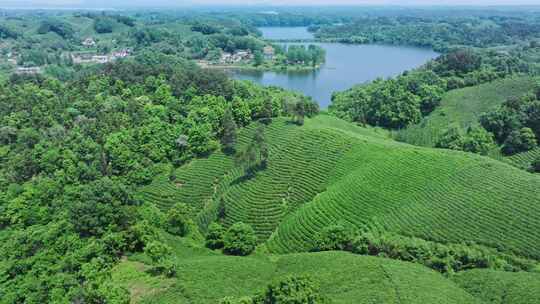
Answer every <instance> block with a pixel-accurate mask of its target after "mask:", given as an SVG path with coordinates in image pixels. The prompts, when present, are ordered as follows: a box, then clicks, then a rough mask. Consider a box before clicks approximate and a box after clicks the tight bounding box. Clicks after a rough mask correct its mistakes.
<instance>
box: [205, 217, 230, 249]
mask: <svg viewBox="0 0 540 304" xmlns="http://www.w3.org/2000/svg"><path fill="white" fill-rule="evenodd" d="M224 236H225V228H223V226H221V225H220V224H218V223H212V224H210V226H208V232H207V233H206V243H205V244H206V247H208V248H210V249H221V248H223V246H224V245H225V244H224Z"/></svg>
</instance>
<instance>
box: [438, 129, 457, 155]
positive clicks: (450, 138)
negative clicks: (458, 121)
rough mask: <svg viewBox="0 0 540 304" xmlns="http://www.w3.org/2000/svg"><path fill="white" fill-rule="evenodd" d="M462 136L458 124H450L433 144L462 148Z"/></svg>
mask: <svg viewBox="0 0 540 304" xmlns="http://www.w3.org/2000/svg"><path fill="white" fill-rule="evenodd" d="M463 145H464V138H463V131H462V130H461V128H459V126H451V127H450V128H449V129H448V130H446V132H444V133H443V134H442V136H441V138H440V139H439V141H438V142H437V143H436V144H435V147H437V148H443V149H452V150H463Z"/></svg>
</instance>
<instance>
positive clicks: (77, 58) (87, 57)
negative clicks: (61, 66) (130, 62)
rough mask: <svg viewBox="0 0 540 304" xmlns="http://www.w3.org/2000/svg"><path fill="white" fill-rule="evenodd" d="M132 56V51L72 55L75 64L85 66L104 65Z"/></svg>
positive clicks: (77, 53) (76, 53)
mask: <svg viewBox="0 0 540 304" xmlns="http://www.w3.org/2000/svg"><path fill="white" fill-rule="evenodd" d="M130 55H131V50H130V49H123V50H120V51H116V52H112V53H110V54H106V55H98V54H97V53H93V52H75V53H71V54H70V56H71V60H73V63H74V64H85V63H97V64H104V63H109V62H112V61H115V60H117V59H121V58H126V57H129V56H130Z"/></svg>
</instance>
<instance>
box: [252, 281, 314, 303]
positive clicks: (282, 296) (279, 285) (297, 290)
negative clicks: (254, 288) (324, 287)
mask: <svg viewBox="0 0 540 304" xmlns="http://www.w3.org/2000/svg"><path fill="white" fill-rule="evenodd" d="M253 303H257V304H259V303H260V304H318V303H324V300H323V298H322V296H321V295H320V293H319V287H318V286H317V285H316V284H315V283H314V282H313V280H312V279H311V278H310V277H309V276H288V277H285V278H283V279H281V280H279V281H277V282H275V283H273V284H270V285H269V286H268V287H267V289H266V291H265V292H264V293H263V294H262V295H261V296H259V297H256V298H255V299H254V301H253Z"/></svg>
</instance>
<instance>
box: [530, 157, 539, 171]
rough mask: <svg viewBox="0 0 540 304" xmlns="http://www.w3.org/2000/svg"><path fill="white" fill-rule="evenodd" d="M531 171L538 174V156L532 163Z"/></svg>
mask: <svg viewBox="0 0 540 304" xmlns="http://www.w3.org/2000/svg"><path fill="white" fill-rule="evenodd" d="M532 171H533V172H536V173H540V156H539V157H538V158H536V160H535V161H533V163H532Z"/></svg>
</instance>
